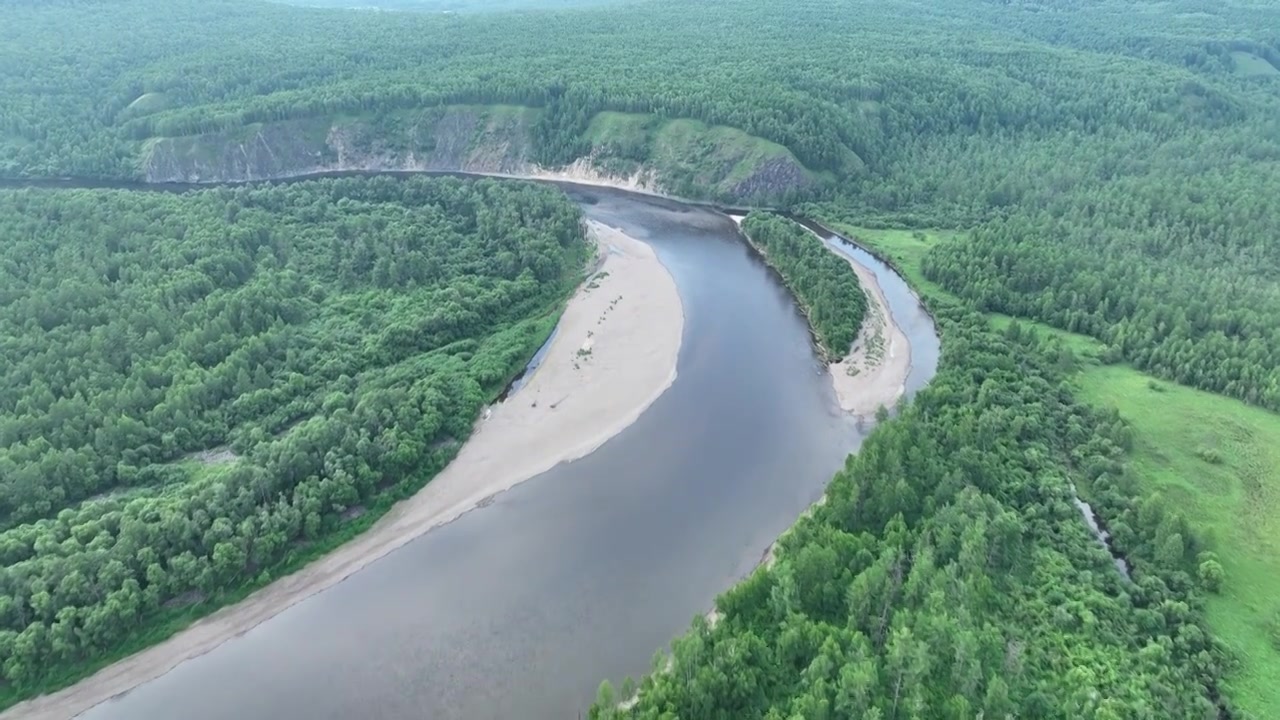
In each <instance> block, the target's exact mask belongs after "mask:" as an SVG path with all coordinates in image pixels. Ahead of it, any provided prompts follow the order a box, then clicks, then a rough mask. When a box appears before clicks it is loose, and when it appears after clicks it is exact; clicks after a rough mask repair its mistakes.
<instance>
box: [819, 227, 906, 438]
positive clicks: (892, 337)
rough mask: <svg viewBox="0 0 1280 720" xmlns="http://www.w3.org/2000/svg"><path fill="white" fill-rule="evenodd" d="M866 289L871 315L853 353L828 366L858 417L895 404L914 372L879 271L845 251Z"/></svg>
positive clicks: (845, 404) (847, 406) (847, 405)
mask: <svg viewBox="0 0 1280 720" xmlns="http://www.w3.org/2000/svg"><path fill="white" fill-rule="evenodd" d="M832 252H836V253H837V254H839V255H840V256H841V257H843V258H845V259H846V260H848V261H849V265H850V266H851V267H852V268H853V271H854V272H855V273H857V275H858V282H859V283H860V284H861V285H862V289H863V292H865V293H866V295H867V316H866V319H865V320H863V321H862V329H861V330H859V331H858V338H857V339H856V340H854V342H853V348H852V349H851V350H850V351H849V354H848V355H846V356H845V357H844V359H842V360H840V361H839V362H835V363H832V364H831V365H829V366H827V371H828V372H829V373H831V382H832V384H833V385H834V386H835V389H836V397H837V398H839V400H840V407H841V408H843V409H844V410H845V412H848V413H851V414H853V415H857V416H859V417H870V416H873V415H875V413H876V411H877V410H879V409H880V408H881V407H884V408H892V407H893V406H894V404H895V403H897V402H898V400H899V399H900V398H901V397H902V396H903V394H904V393H905V392H906V389H907V376H908V375H909V374H910V372H911V343H910V342H909V341H908V340H907V336H906V333H904V332H903V331H902V327H901V326H900V325H899V324H898V323H897V322H896V321H895V320H894V318H893V313H891V312H890V311H889V303H888V301H887V300H886V299H885V296H884V290H883V289H882V288H881V287H880V281H879V280H878V279H877V278H876V275H875V273H873V272H871V270H870V269H869V268H867V267H866V266H865V265H863V264H861V263H859V262H858V261H856V260H854V259H853V258H851V257H848V256H847V255H844V254H843V253H839V252H838V251H837V250H835V249H832Z"/></svg>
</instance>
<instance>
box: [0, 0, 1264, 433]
mask: <svg viewBox="0 0 1280 720" xmlns="http://www.w3.org/2000/svg"><path fill="white" fill-rule="evenodd" d="M0 27H2V28H3V29H0V38H4V40H5V42H3V43H0V63H2V64H3V65H4V66H5V67H7V68H13V70H14V71H13V72H9V73H5V75H4V76H3V77H0V96H3V97H4V98H5V100H6V102H5V103H4V104H3V105H0V173H3V174H5V175H10V176H31V175H66V174H72V175H93V176H110V177H133V176H136V175H138V173H139V172H140V171H139V166H138V163H139V158H140V157H141V155H142V153H143V148H144V147H145V145H146V143H147V142H148V141H149V140H155V139H156V138H162V137H171V136H185V135H191V134H198V133H208V132H213V131H235V130H237V129H245V128H251V127H252V126H253V125H254V124H255V123H262V122H272V121H279V120H283V119H288V118H310V117H316V116H341V115H344V114H352V113H355V114H368V113H372V114H375V115H377V114H381V113H387V112H390V111H393V110H398V109H404V108H423V107H431V106H436V105H441V104H446V103H465V102H474V103H510V104H513V105H522V106H531V107H535V108H539V109H540V112H539V114H538V116H537V120H536V123H535V127H534V128H533V133H532V139H533V143H534V146H535V147H534V151H535V154H536V156H537V157H538V158H539V159H540V160H541V161H542V162H544V163H547V164H555V163H563V162H567V161H569V160H572V159H573V158H575V157H577V156H578V155H581V154H582V153H583V152H585V151H586V150H587V149H588V148H590V147H591V144H590V142H589V138H588V131H589V129H590V126H591V123H592V120H593V118H595V117H596V115H597V114H598V113H600V112H602V111H622V112H634V113H641V114H649V115H654V116H657V117H662V118H691V119H695V120H699V121H702V122H705V123H708V124H712V125H718V126H726V127H731V128H738V129H740V130H742V131H745V132H747V133H749V134H751V135H752V136H757V137H759V138H763V139H765V140H768V141H772V142H774V143H777V144H779V145H781V146H783V147H785V148H787V149H789V150H790V151H791V152H793V153H794V154H795V156H796V157H798V158H799V159H800V160H801V161H803V162H804V163H805V164H806V165H807V166H808V167H809V169H810V170H812V171H813V172H815V173H817V174H818V175H819V176H821V177H824V178H826V182H824V183H822V184H820V185H817V186H814V188H813V189H812V191H811V192H812V193H814V196H813V197H812V198H810V199H814V200H818V201H824V202H826V203H828V204H829V206H830V207H831V208H833V209H836V210H838V211H839V212H840V213H851V214H852V215H854V216H856V217H857V219H860V220H866V219H867V217H869V216H870V217H880V218H885V219H892V220H894V221H896V222H900V223H909V224H928V225H934V226H949V227H965V228H972V229H973V230H974V232H975V236H974V238H975V239H974V242H973V243H971V244H969V245H967V246H957V247H955V248H952V249H950V250H949V251H948V252H947V254H946V256H945V257H938V258H936V259H935V262H934V263H933V264H932V267H933V270H931V273H933V274H934V276H935V277H937V278H939V279H944V278H950V280H948V281H947V282H948V284H949V285H951V286H953V287H955V288H956V289H958V290H960V291H962V292H963V294H965V295H966V297H970V298H972V299H974V300H975V301H976V302H978V303H979V304H980V305H981V306H982V307H984V308H989V309H993V310H1002V311H1006V312H1012V313H1017V314H1023V315H1029V316H1032V317H1035V318H1038V319H1041V320H1044V321H1046V322H1050V323H1053V324H1055V325H1058V326H1060V327H1064V328H1069V329H1076V330H1079V331H1082V332H1086V333H1089V334H1092V335H1094V336H1095V337H1098V338H1099V339H1102V340H1103V341H1105V342H1107V343H1108V344H1110V345H1112V346H1113V347H1114V350H1113V352H1114V353H1115V354H1116V355H1117V356H1118V357H1121V358H1124V359H1126V360H1128V361H1131V362H1133V363H1135V364H1137V365H1139V366H1140V367H1143V368H1146V369H1149V370H1150V371H1152V372H1154V373H1156V374H1158V375H1160V376H1162V377H1165V378H1168V379H1172V380H1179V381H1184V382H1189V383H1192V384H1194V385H1196V386H1197V387H1201V388H1204V389H1209V390H1213V391H1215V392H1223V393H1227V394H1230V395H1232V396H1235V397H1239V398H1242V399H1245V400H1247V401H1250V402H1254V403H1257V404H1261V405H1263V406H1266V407H1272V408H1275V407H1280V376H1278V375H1277V373H1280V370H1277V369H1276V368H1280V355H1278V354H1277V353H1278V352H1280V337H1278V336H1277V327H1280V326H1277V324H1275V323H1269V322H1267V319H1268V318H1270V317H1274V316H1275V315H1276V314H1277V313H1278V312H1280V298H1277V295H1276V293H1275V291H1274V287H1275V283H1274V279H1275V276H1276V272H1277V268H1278V267H1280V258H1278V256H1277V255H1276V252H1277V250H1276V244H1275V243H1274V242H1271V241H1270V239H1271V238H1274V237H1276V236H1278V235H1280V223H1278V221H1277V214H1276V213H1275V212H1274V208H1273V203H1272V201H1271V198H1274V197H1276V196H1280V119H1277V118H1280V90H1278V87H1280V36H1277V34H1276V32H1275V28H1277V27H1280V8H1277V7H1275V6H1274V5H1267V4H1259V3H1251V2H1245V1H1244V0H1233V1H1232V2H1226V3H1221V2H1208V1H1207V0H1177V1H1176V2H1170V3H1164V4H1149V3H1139V4H1136V5H1135V4H1133V3H1129V2H1120V0H1043V1H1041V2H1004V1H1001V2H993V1H989V0H960V1H958V2H949V3H943V4H937V3H935V4H928V5H921V4H915V3H906V2H891V3H888V4H885V3H867V2H860V1H854V0H843V1H839V2H827V1H826V0H822V1H819V0H809V1H803V2H790V3H771V2H764V1H763V0H751V1H747V2H730V1H729V0H717V1H712V2H705V3H694V4H689V3H679V2H664V1H663V0H658V1H657V2H648V3H639V4H635V5H620V6H616V7H608V8H599V9H595V10H580V11H560V12H546V13H524V14H519V15H510V14H493V15H489V14H482V15H474V16H472V15H467V16H447V17H442V16H438V15H424V14H418V13H367V12H354V13H353V12H343V11H332V10H319V9H301V8H291V7H287V6H282V5H274V4H268V3H261V2H254V1H253V0H214V1H212V2H195V0H178V1H177V2H174V3H166V4H165V12H164V13H157V12H155V0H121V2H116V3H112V4H111V5H110V6H109V7H108V6H105V5H101V4H98V3H88V2H80V1H78V0H52V1H51V2H34V1H31V0H18V1H16V2H11V3H5V4H4V6H3V7H0ZM957 32H959V33H960V34H961V36H962V37H963V40H962V41H961V42H957V41H956V40H955V38H956V34H957ZM120 37H127V38H128V42H119V41H118V39H119V38H120ZM281 37H288V39H289V40H288V42H280V41H279V38H281ZM481 38H482V40H481ZM748 48H749V51H748V50H747V49H748ZM622 68H625V71H620V69H622ZM51 88H56V89H57V91H56V92H51V91H50V89H51ZM617 151H618V152H619V153H620V154H622V155H624V156H626V157H637V156H638V157H647V155H646V153H648V148H646V147H643V146H641V147H619V148H617ZM695 162H701V163H714V162H715V158H714V157H713V156H708V157H705V158H702V159H699V160H695ZM846 216H847V215H846ZM961 286H963V287H961Z"/></svg>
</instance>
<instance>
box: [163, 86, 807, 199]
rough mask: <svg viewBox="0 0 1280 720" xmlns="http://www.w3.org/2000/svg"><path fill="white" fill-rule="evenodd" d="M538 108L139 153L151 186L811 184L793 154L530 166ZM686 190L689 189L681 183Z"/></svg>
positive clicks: (315, 128) (321, 128) (725, 194)
mask: <svg viewBox="0 0 1280 720" xmlns="http://www.w3.org/2000/svg"><path fill="white" fill-rule="evenodd" d="M534 113H535V111H533V110H529V109H525V108H469V107H451V108H435V109H432V110H427V111H420V112H413V113H408V112H406V113H397V114H395V115H392V116H387V117H380V118H376V119H349V120H331V119H328V118H317V119H306V120H289V121H280V122H273V123H263V124H257V125H252V126H249V127H246V128H243V129H238V130H236V131H234V132H224V133H211V134H206V135H197V136H191V137H180V138H159V139H155V140H152V141H151V142H149V143H148V144H147V146H146V147H145V149H144V151H143V153H142V157H141V168H140V169H141V173H142V176H143V177H144V178H145V179H146V180H147V182H153V183H217V182H245V181H254V180H274V179H283V178H288V177H297V176H299V175H308V174H316V173H326V172H352V171H396V170H399V171H434V172H473V173H491V174H504V175H522V176H532V177H545V178H550V179H560V180H574V181H580V182H593V183H608V184H613V185H618V186H621V187H626V188H631V189H637V190H646V191H652V192H662V191H664V190H668V189H671V190H672V191H673V192H677V193H679V194H690V195H697V196H700V197H716V198H718V199H725V200H731V201H743V202H747V201H767V200H769V199H776V198H779V197H782V196H784V195H786V194H788V193H791V192H794V191H795V190H799V189H804V188H806V187H808V186H809V185H811V184H812V182H813V181H812V179H811V177H810V174H809V173H808V171H807V170H805V168H804V167H803V166H801V165H800V164H799V163H798V162H796V161H795V160H794V158H785V159H783V158H773V159H770V160H769V161H767V162H763V163H761V164H760V165H759V167H758V168H755V169H754V170H753V171H751V172H749V173H746V174H745V176H744V175H743V173H741V172H740V171H737V172H735V171H734V169H733V168H734V167H735V166H734V164H733V163H729V164H728V165H726V166H725V167H724V168H723V170H719V169H716V168H710V169H708V170H707V171H706V172H702V173H699V176H698V177H697V178H696V179H697V182H696V183H690V182H689V181H690V180H691V179H693V178H690V177H689V176H688V173H687V171H686V170H684V169H677V168H676V167H674V166H673V167H671V168H668V169H667V172H664V170H663V167H662V166H661V165H658V166H656V167H654V166H638V167H636V168H634V169H633V170H632V171H630V172H627V173H620V172H611V171H608V170H605V169H604V168H603V167H602V165H604V164H605V163H597V162H595V160H596V157H595V155H594V154H593V155H592V156H589V157H586V158H582V159H580V160H578V161H577V162H574V163H572V164H570V165H568V166H566V167H563V168H553V169H547V168H541V167H539V166H537V165H536V164H535V163H534V161H533V152H532V149H531V147H530V137H531V133H530V128H531V125H532V122H533V120H534V118H535V117H536V116H535V115H534ZM686 185H691V187H685V186H686Z"/></svg>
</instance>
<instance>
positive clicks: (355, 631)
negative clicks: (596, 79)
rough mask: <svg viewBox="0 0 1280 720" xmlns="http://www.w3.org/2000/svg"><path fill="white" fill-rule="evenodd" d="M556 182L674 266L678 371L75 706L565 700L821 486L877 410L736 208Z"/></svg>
mask: <svg viewBox="0 0 1280 720" xmlns="http://www.w3.org/2000/svg"><path fill="white" fill-rule="evenodd" d="M562 187H564V188H565V189H566V191H567V192H569V194H570V195H571V197H573V198H574V199H575V200H576V201H577V202H578V203H579V204H580V205H581V206H582V208H583V210H584V212H585V214H586V215H587V216H588V217H590V218H593V219H596V220H599V221H601V222H604V223H606V224H609V225H612V226H615V227H620V228H622V229H623V230H624V231H625V232H627V233H628V234H630V235H632V236H633V237H635V238H637V239H640V240H642V241H644V242H647V243H649V244H650V245H651V246H652V247H653V248H654V249H655V250H656V251H657V253H658V255H659V257H660V259H661V260H662V262H663V263H664V264H665V265H666V266H667V268H668V270H669V271H670V272H671V274H672V276H673V277H674V279H675V282H676V286H677V289H678V291H679V293H680V296H681V299H682V301H683V303H684V312H685V327H684V338H683V344H682V346H681V349H680V355H679V359H678V371H679V375H678V377H677V379H676V381H675V383H674V384H673V385H672V387H671V388H670V389H669V390H668V391H667V392H666V393H665V394H664V395H663V396H662V397H660V398H659V399H658V400H657V401H656V402H655V403H654V404H653V405H652V406H650V408H649V409H648V410H647V411H646V412H645V413H644V414H643V415H642V416H641V417H640V419H639V420H638V421H637V422H636V423H634V424H633V425H631V426H630V427H628V428H627V429H626V430H624V431H623V432H622V433H620V434H619V435H617V436H615V437H614V438H613V439H612V440H610V441H609V442H607V443H606V444H605V445H603V446H601V447H600V448H599V449H598V450H596V451H595V452H594V453H592V454H590V455H588V456H586V457H584V458H582V459H580V460H577V461H574V462H571V463H566V464H562V465H559V466H557V467H556V468H554V469H552V470H550V471H548V472H546V473H544V474H542V475H539V476H537V477H535V478H533V479H531V480H529V481H527V482H525V483H523V484H521V485H519V486H517V487H516V488H514V489H512V490H510V491H508V492H506V493H503V494H501V495H499V496H498V497H497V498H496V499H495V501H494V502H493V503H492V504H490V505H487V506H486V507H484V508H482V509H479V510H477V511H474V512H471V513H468V514H466V515H464V516H462V517H461V518H460V519H458V520H457V521H455V522H453V523H450V524H448V525H445V526H442V527H440V528H437V529H435V530H433V531H431V532H428V533H427V534H425V535H423V536H422V537H420V538H418V539H416V540H414V541H412V542H410V543H409V544H407V545H405V546H404V547H402V548H400V549H399V550H396V551H394V552H393V553H391V554H389V555H387V556H386V557H384V558H382V559H381V560H379V561H377V562H375V563H373V564H371V565H369V566H368V567H366V568H364V569H363V570H361V571H359V572H357V573H356V574H354V575H352V576H351V577H349V578H348V579H347V580H346V581H344V582H342V583H340V584H338V585H335V586H334V587H331V588H329V589H328V590H326V591H323V592H321V593H318V594H316V595H313V596H312V597H310V598H308V599H306V600H304V601H302V602H300V603H298V604H297V605H294V606H293V607H291V608H289V609H288V610H286V611H284V612H282V613H280V614H279V615H277V616H275V617H274V618H272V619H271V620H268V621H267V622H265V623H262V624H261V625H259V626H257V627H256V628H254V629H253V630H251V631H249V632H247V633H245V634H244V635H242V636H240V637H238V638H235V639H233V640H230V641H228V642H226V643H224V644H222V645H221V646H219V647H218V648H217V649H215V650H213V651H212V652H209V653H208V654H206V655H203V656H200V657H197V658H194V659H192V660H189V661H187V662H185V663H183V664H181V665H179V666H178V667H176V668H175V669H174V670H172V671H171V672H169V673H167V674H165V675H163V676H161V677H159V678H157V679H156V680H154V681H152V682H149V683H146V684H144V685H142V686H140V687H138V688H136V689H134V690H133V691H131V692H128V693H126V694H124V695H122V696H119V697H117V698H115V699H113V700H110V701H108V702H106V703H103V704H101V705H98V706H97V707H95V708H93V709H92V710H90V711H88V712H87V713H85V714H84V715H82V716H81V717H83V718H86V720H169V719H170V718H176V717H181V718H184V720H205V719H209V720H212V719H214V718H228V717H235V718H246V719H253V718H270V719H272V720H292V719H293V718H297V719H299V720H302V719H304V718H305V719H306V720H320V719H324V718H334V719H337V718H344V719H345V718H356V717H358V718H368V719H370V720H380V719H387V720H390V719H395V720H402V719H407V718H431V719H433V720H437V719H439V720H443V719H447V718H466V719H467V720H483V719H485V718H504V719H505V718H531V719H534V720H537V719H540V718H575V717H578V716H579V714H580V713H583V712H584V711H585V708H586V707H587V705H588V704H589V703H590V702H591V700H592V698H593V697H594V695H595V690H596V687H597V685H598V684H599V682H600V681H601V680H602V679H604V678H609V679H611V680H613V681H614V683H615V685H616V684H618V683H619V682H620V681H621V679H622V678H623V677H625V676H627V675H631V676H635V677H639V676H640V675H642V674H644V673H645V672H646V671H647V670H648V669H649V667H650V659H651V658H652V656H653V654H654V652H655V651H657V650H659V649H661V648H663V647H665V646H666V645H667V644H668V643H669V642H670V640H671V639H672V638H673V637H674V636H676V635H678V634H679V633H680V632H682V631H683V630H684V629H686V628H687V627H688V624H689V622H690V620H691V618H692V617H693V616H695V615H697V614H699V613H702V612H705V611H707V610H708V609H710V607H711V606H712V604H713V602H714V598H715V596H716V595H717V594H718V593H719V592H721V591H723V590H724V589H726V588H727V587H729V586H730V585H732V584H733V583H734V582H735V581H736V580H738V579H739V578H741V577H743V576H744V575H745V574H747V573H748V572H750V571H751V570H752V568H754V567H755V565H756V564H757V563H758V562H759V560H760V558H761V555H762V553H763V552H764V551H765V550H766V548H768V546H769V545H770V543H771V542H772V541H773V540H774V539H775V538H776V537H777V536H778V535H779V534H781V533H782V532H783V531H784V530H785V529H786V528H787V527H788V526H789V525H790V524H792V523H793V522H794V521H795V520H796V518H797V517H798V516H799V515H800V514H801V513H802V512H803V511H804V509H805V508H806V507H808V506H809V505H810V504H811V503H813V502H814V501H815V500H817V499H818V498H819V497H820V496H821V495H822V493H823V490H824V487H825V485H826V483H827V481H828V480H829V479H830V478H831V476H832V475H833V474H834V473H835V471H836V470H837V469H838V468H839V467H840V466H841V465H842V463H843V461H844V458H845V456H846V455H847V454H848V453H849V452H851V451H854V450H856V449H857V447H858V445H859V443H860V442H861V439H862V436H863V434H864V433H865V431H866V429H867V428H860V427H858V426H856V425H855V424H854V423H853V421H852V420H851V419H849V418H847V417H845V416H844V415H843V414H842V413H841V412H840V411H839V409H838V407H837V405H836V400H835V397H834V393H833V391H832V389H831V383H830V380H829V378H828V376H827V375H826V373H825V368H824V367H823V366H822V365H821V363H820V362H819V361H818V360H817V358H816V357H815V355H814V352H813V348H812V346H811V343H810V339H809V332H808V328H807V325H806V323H805V319H804V317H803V316H802V315H801V314H800V312H799V311H798V310H797V309H796V307H795V304H794V302H793V301H792V298H791V297H790V296H789V295H788V293H787V291H786V290H785V289H784V288H783V287H782V285H781V284H780V282H778V280H777V278H776V277H775V276H774V275H773V274H772V272H771V271H770V270H769V268H767V267H766V266H765V265H763V263H762V262H761V261H760V260H759V259H758V258H757V257H756V256H755V255H754V254H753V253H752V252H751V251H750V250H749V248H748V247H747V245H746V243H744V242H743V241H742V240H741V239H740V238H739V237H738V235H737V230H736V228H735V226H734V225H733V223H732V222H731V221H730V220H729V219H728V218H727V217H725V216H724V215H721V214H719V213H718V212H716V211H714V210H711V209H708V208H702V207H694V206H689V205H683V204H680V203H676V202H672V201H666V200H660V199H656V198H651V197H644V196H638V195H631V194H627V193H622V192H619V191H612V190H604V189H597V188H586V187H580V186H569V185H564V186H562ZM845 250H846V251H849V250H848V249H847V248H846V249H845ZM853 252H860V251H853ZM857 259H858V260H859V261H860V262H863V263H865V264H867V265H868V266H869V267H871V268H872V270H873V271H874V272H875V274H876V275H877V277H878V278H879V280H880V283H881V286H882V288H883V289H884V292H885V295H886V297H887V298H888V300H889V303H890V310H891V312H892V314H893V316H894V319H895V320H896V321H897V322H898V323H899V324H900V325H901V326H902V327H903V329H904V331H905V332H906V333H907V336H908V339H909V341H910V343H911V351H912V370H911V374H910V377H909V379H908V383H907V388H908V391H909V392H913V391H915V390H916V389H918V388H920V387H921V386H923V384H924V383H926V382H927V381H928V380H929V379H930V378H931V377H932V376H933V373H934V372H935V370H936V366H937V359H938V338H937V335H936V332H935V329H934V326H933V323H932V321H931V320H930V319H929V317H928V316H927V314H926V313H925V312H924V311H923V309H922V308H921V306H920V304H919V302H918V301H917V299H916V297H915V296H914V294H913V293H912V292H911V291H910V289H909V288H908V287H907V285H906V283H905V282H904V281H903V280H902V279H901V278H900V277H898V276H897V275H896V274H895V273H894V272H893V271H892V270H891V269H890V268H888V267H887V266H886V265H884V264H883V263H881V262H879V261H878V260H876V259H875V258H873V257H871V256H870V255H866V254H865V253H863V255H862V256H858V257H857ZM516 392H518V390H517V391H516Z"/></svg>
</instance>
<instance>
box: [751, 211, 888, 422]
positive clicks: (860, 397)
mask: <svg viewBox="0 0 1280 720" xmlns="http://www.w3.org/2000/svg"><path fill="white" fill-rule="evenodd" d="M729 217H731V218H733V221H734V222H735V223H737V224H738V227H739V228H741V227H742V221H743V220H744V217H743V216H741V215H730V216H729ZM814 235H815V237H816V236H817V233H814ZM823 242H824V244H825V241H823ZM827 249H828V250H830V251H831V252H833V253H835V254H836V255H838V256H839V257H840V258H842V259H844V260H847V261H848V262H849V265H850V266H851V267H852V268H853V271H854V273H856V274H857V276H858V283H859V284H860V285H862V292H863V293H864V294H865V295H866V297H867V315H866V318H865V319H864V320H863V321H862V328H861V329H860V330H859V331H858V337H857V338H855V339H854V342H853V347H852V348H851V349H850V350H849V354H848V355H846V356H845V357H844V358H842V359H841V360H840V361H839V362H834V363H831V364H830V365H828V366H827V372H828V373H829V374H830V375H831V384H832V386H833V387H834V388H835V391H836V398H837V400H839V402H840V407H841V409H843V410H844V411H845V412H847V413H849V414H851V415H856V416H858V417H862V418H870V417H873V416H874V415H875V413H876V411H877V410H879V409H880V408H881V407H884V408H886V409H891V408H892V407H893V406H894V404H895V403H897V402H898V399H899V398H901V397H902V395H903V393H905V392H906V388H907V376H908V375H909V374H910V372H911V343H910V342H909V341H908V340H907V336H906V334H905V333H903V332H902V328H901V326H899V325H898V323H897V322H895V321H894V319H893V313H892V312H890V310H889V303H888V301H887V300H886V299H885V297H884V291H883V290H882V289H881V288H880V281H879V280H877V279H876V275H875V273H874V272H872V271H871V269H870V268H868V267H866V266H864V265H862V264H861V263H859V262H858V261H856V260H854V259H853V258H851V257H849V256H847V255H845V254H843V253H840V252H838V251H837V250H835V249H834V248H831V247H828V248H827Z"/></svg>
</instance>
